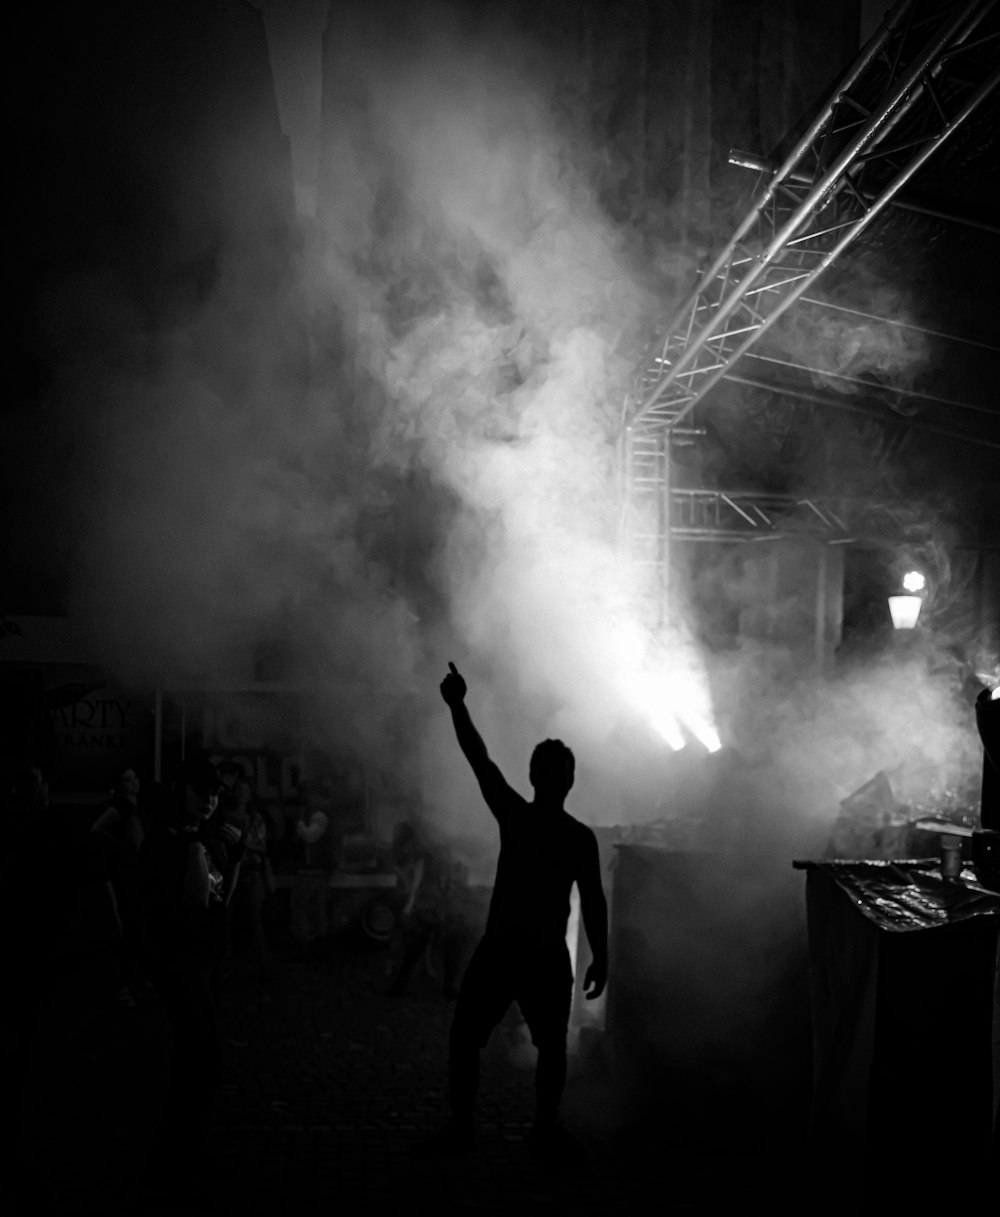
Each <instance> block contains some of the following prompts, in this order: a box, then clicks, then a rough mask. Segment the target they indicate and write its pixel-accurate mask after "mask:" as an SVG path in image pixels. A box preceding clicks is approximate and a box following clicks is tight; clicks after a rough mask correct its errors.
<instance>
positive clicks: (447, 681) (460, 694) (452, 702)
mask: <svg viewBox="0 0 1000 1217" xmlns="http://www.w3.org/2000/svg"><path fill="white" fill-rule="evenodd" d="M448 669H449V671H448V675H447V676H446V677H445V678H444V680H442V681H441V696H442V697H443V698H444V699H445V701H446V702H447V703H448V705H449V706H459V705H461V704H462V702H463V701H465V694H466V692H467V690H468V685H466V683H465V678H464V677H463V676H462V674H461V672H459V670H458V668H456V667H455V665H454V664H453V663H449V664H448Z"/></svg>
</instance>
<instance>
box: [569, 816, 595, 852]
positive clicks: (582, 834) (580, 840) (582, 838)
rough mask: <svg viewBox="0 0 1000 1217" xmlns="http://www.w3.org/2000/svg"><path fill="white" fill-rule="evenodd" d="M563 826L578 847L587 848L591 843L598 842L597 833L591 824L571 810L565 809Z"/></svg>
mask: <svg viewBox="0 0 1000 1217" xmlns="http://www.w3.org/2000/svg"><path fill="white" fill-rule="evenodd" d="M562 828H563V831H564V832H565V833H566V836H567V837H568V838H569V840H570V841H572V843H573V845H574V846H575V847H576V848H577V849H587V848H588V847H589V846H590V845H591V843H593V844H594V845H596V844H597V834H596V833H595V832H594V830H593V829H592V828H591V827H590V825H589V824H584V822H583V821H582V820H578V819H577V818H576V816H574V815H573V814H572V813H571V812H568V811H566V810H565V808H564V809H563V813H562Z"/></svg>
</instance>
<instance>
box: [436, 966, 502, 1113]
mask: <svg viewBox="0 0 1000 1217" xmlns="http://www.w3.org/2000/svg"><path fill="white" fill-rule="evenodd" d="M506 972H507V969H506V968H505V967H504V965H503V960H502V959H501V958H500V957H499V956H498V954H497V952H496V951H495V950H491V949H490V947H489V946H488V945H487V944H486V943H483V942H481V943H480V944H479V946H478V947H477V948H476V951H475V953H474V954H473V956H472V958H471V959H470V960H469V966H468V967H467V968H466V970H465V976H464V977H463V978H462V987H461V989H460V991H459V994H458V1001H457V1002H456V1004H455V1016H454V1018H453V1019H452V1023H451V1034H450V1036H449V1038H448V1097H449V1102H450V1104H451V1113H452V1120H453V1121H455V1122H456V1123H457V1124H460V1125H462V1126H466V1125H467V1126H468V1127H470V1128H471V1126H472V1113H473V1110H474V1108H475V1104H476V1095H477V1094H478V1092H479V1054H480V1052H481V1051H482V1049H483V1048H484V1047H485V1045H486V1041H487V1040H488V1039H489V1037H490V1032H491V1031H492V1030H493V1028H494V1027H495V1026H496V1025H497V1023H499V1022H500V1020H501V1019H502V1018H503V1016H504V1014H505V1013H506V1011H507V1007H508V1006H509V1005H510V1003H511V1000H512V994H511V993H510V991H509V986H508V983H507V977H506Z"/></svg>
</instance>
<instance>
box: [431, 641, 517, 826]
mask: <svg viewBox="0 0 1000 1217" xmlns="http://www.w3.org/2000/svg"><path fill="white" fill-rule="evenodd" d="M467 691H468V686H467V685H466V683H465V678H464V677H463V676H462V674H461V672H459V670H458V668H456V667H455V665H454V664H453V663H449V664H448V675H447V676H446V677H445V678H444V680H442V681H441V696H442V697H443V698H444V700H445V702H446V703H447V705H448V708H449V710H451V721H452V723H453V724H454V727H455V738H456V739H457V740H458V746H459V747H460V748H461V749H462V752H463V754H464V755H465V759H466V760H467V761H468V762H469V764H470V765H471V766H472V772H473V773H474V774H475V775H476V780H477V781H478V782H479V788H480V790H482V792H483V796H484V798H485V799H486V802H487V803H489V805H490V810H491V811H493V812H494V814H496V810H495V808H494V806H493V802H492V799H493V796H495V795H496V794H497V793H499V792H500V791H501V790H506V789H507V781H506V779H505V778H504V776H503V774H502V773H501V772H500V769H499V768H498V766H497V765H496V764H495V763H494V761H492V760H491V759H490V754H489V752H488V751H487V749H486V745H485V744H484V743H483V737H482V736H481V735H480V734H479V732H478V731H477V730H476V728H475V726H474V725H473V722H472V719H471V717H470V716H469V709H468V707H467V706H466V704H465V694H466V692H467Z"/></svg>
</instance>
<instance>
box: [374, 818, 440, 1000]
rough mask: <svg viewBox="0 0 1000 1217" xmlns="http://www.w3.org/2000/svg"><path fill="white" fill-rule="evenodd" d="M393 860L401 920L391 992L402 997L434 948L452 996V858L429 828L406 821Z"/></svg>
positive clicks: (397, 830)
mask: <svg viewBox="0 0 1000 1217" xmlns="http://www.w3.org/2000/svg"><path fill="white" fill-rule="evenodd" d="M391 861H392V868H393V871H394V872H395V874H396V884H397V895H398V900H399V915H400V922H401V924H400V931H399V953H398V956H397V958H396V963H395V967H394V969H393V974H392V979H391V980H390V982H389V987H388V989H387V990H386V992H387V995H388V996H390V997H402V996H403V995H404V994H405V993H406V990H407V987H408V986H409V983H410V979H411V978H412V976H413V973H414V971H415V969H416V968H417V965H418V964H419V963H420V961H421V960H422V959H423V960H425V961H426V960H427V957H428V952H429V951H431V950H433V951H434V952H435V954H436V955H438V956H439V960H440V966H441V969H442V978H441V983H442V988H443V990H444V992H445V994H446V995H449V994H450V995H452V996H453V995H454V992H453V990H454V985H455V975H456V970H457V958H456V947H457V943H456V939H455V934H454V932H453V927H452V926H451V924H450V921H451V917H450V910H449V897H450V887H451V884H450V876H449V867H448V858H447V856H446V855H445V854H444V853H443V851H442V850H440V849H436V848H434V847H432V845H431V844H430V842H429V841H428V840H427V838H426V834H425V833H424V832H422V831H421V830H420V829H418V828H417V827H416V826H415V825H413V824H411V823H409V822H407V821H403V822H402V823H400V824H397V825H396V828H395V831H394V833H393V840H392V853H391Z"/></svg>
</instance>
